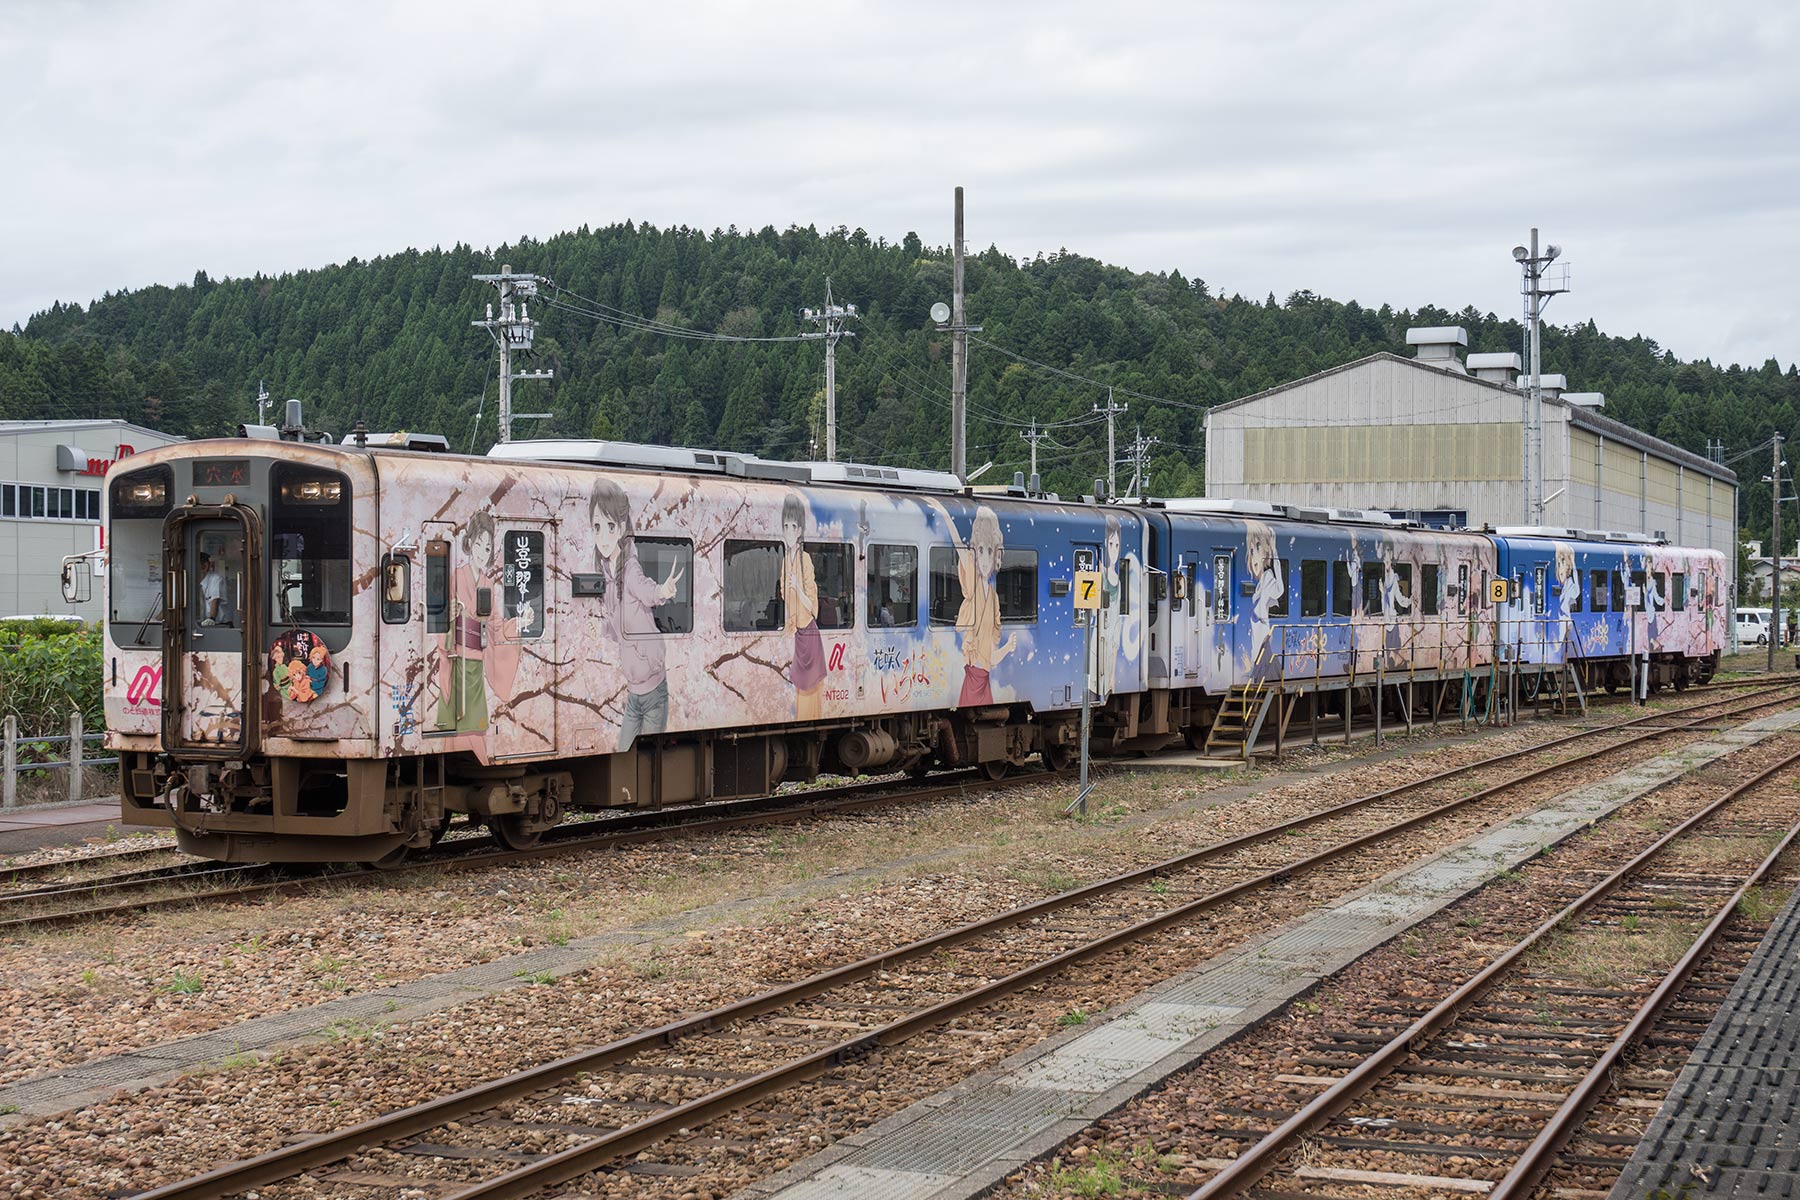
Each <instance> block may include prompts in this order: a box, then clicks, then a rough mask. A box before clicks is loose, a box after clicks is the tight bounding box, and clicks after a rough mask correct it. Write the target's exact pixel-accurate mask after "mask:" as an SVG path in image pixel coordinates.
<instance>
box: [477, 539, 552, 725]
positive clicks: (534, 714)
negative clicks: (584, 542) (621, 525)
mask: <svg viewBox="0 0 1800 1200" xmlns="http://www.w3.org/2000/svg"><path fill="white" fill-rule="evenodd" d="M498 542H499V555H500V567H499V571H498V572H497V574H498V581H499V593H500V594H499V595H498V596H496V597H495V598H494V601H493V609H494V612H493V619H492V620H491V621H490V624H489V628H490V629H491V630H492V631H493V634H492V642H493V644H492V645H491V646H490V647H489V649H488V656H487V671H488V689H489V700H488V703H489V705H490V706H491V708H492V711H493V714H494V729H493V733H492V735H491V736H490V738H489V747H490V749H491V751H492V753H493V756H494V757H495V758H516V757H518V756H520V755H528V754H548V753H550V752H551V751H553V750H555V749H556V708H557V706H556V695H555V684H556V677H557V660H556V607H557V606H556V604H555V603H554V600H555V589H554V588H553V587H552V586H551V585H550V581H551V580H552V579H554V578H555V577H556V572H555V566H556V564H555V561H554V560H555V555H556V526H555V524H554V523H552V522H549V521H509V520H501V521H500V522H499V539H498Z"/></svg>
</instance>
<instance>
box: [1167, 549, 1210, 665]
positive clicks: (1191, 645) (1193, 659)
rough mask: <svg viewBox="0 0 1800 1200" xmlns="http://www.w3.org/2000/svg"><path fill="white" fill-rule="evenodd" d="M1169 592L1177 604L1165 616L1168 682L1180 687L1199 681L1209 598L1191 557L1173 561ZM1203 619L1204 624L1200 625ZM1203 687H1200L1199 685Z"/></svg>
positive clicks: (1192, 556)
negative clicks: (1178, 599) (1169, 667)
mask: <svg viewBox="0 0 1800 1200" xmlns="http://www.w3.org/2000/svg"><path fill="white" fill-rule="evenodd" d="M1170 585H1171V587H1170V590H1171V591H1172V592H1174V594H1176V595H1178V596H1180V597H1181V598H1182V599H1181V603H1180V605H1178V606H1176V607H1175V608H1174V609H1173V610H1172V612H1171V613H1170V616H1169V642H1170V652H1171V655H1172V670H1173V675H1172V682H1173V683H1174V684H1175V686H1177V687H1180V686H1182V685H1183V684H1186V683H1190V682H1195V681H1198V680H1199V679H1200V673H1201V670H1202V665H1203V662H1204V659H1205V655H1204V653H1203V650H1202V647H1201V644H1200V630H1201V627H1202V624H1203V623H1204V624H1210V623H1211V617H1212V610H1211V608H1210V607H1209V606H1210V605H1211V604H1212V598H1211V596H1210V595H1209V594H1208V592H1207V590H1206V588H1205V587H1204V586H1202V584H1201V580H1200V567H1199V564H1198V563H1197V562H1196V561H1195V558H1194V555H1192V554H1191V553H1189V554H1182V555H1179V556H1177V557H1176V558H1175V567H1174V575H1173V577H1172V579H1171V581H1170ZM1202 618H1205V621H1204V622H1203V621H1202ZM1202 686H1204V684H1202Z"/></svg>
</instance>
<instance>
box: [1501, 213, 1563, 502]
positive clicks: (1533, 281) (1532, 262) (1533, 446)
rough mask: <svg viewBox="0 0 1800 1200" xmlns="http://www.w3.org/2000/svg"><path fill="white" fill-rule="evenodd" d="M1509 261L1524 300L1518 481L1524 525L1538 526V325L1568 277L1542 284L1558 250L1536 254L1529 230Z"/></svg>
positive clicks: (1533, 233)
mask: <svg viewBox="0 0 1800 1200" xmlns="http://www.w3.org/2000/svg"><path fill="white" fill-rule="evenodd" d="M1512 254H1513V261H1515V262H1517V263H1518V264H1519V268H1520V270H1521V271H1523V272H1524V278H1523V279H1522V280H1521V282H1520V285H1519V290H1520V291H1521V292H1523V293H1524V296H1525V362H1526V368H1527V370H1528V371H1529V374H1527V375H1526V377H1525V386H1524V388H1523V389H1522V391H1521V403H1522V404H1523V408H1524V411H1523V418H1524V437H1523V438H1522V439H1521V440H1522V443H1523V449H1522V453H1521V458H1522V462H1521V472H1520V473H1521V479H1522V482H1523V483H1524V485H1525V524H1527V525H1541V524H1543V520H1544V396H1543V389H1542V388H1541V386H1540V373H1541V372H1542V370H1543V343H1544V337H1543V329H1542V327H1541V326H1540V324H1539V320H1540V318H1542V316H1543V314H1544V305H1545V304H1547V303H1549V301H1550V298H1551V297H1552V296H1560V295H1561V294H1562V293H1564V292H1566V291H1568V290H1569V280H1568V274H1567V272H1566V270H1565V272H1564V274H1563V277H1562V278H1561V279H1559V280H1557V281H1556V282H1554V283H1546V282H1545V279H1544V268H1546V267H1548V266H1549V265H1550V264H1551V263H1553V262H1555V261H1556V259H1557V258H1559V257H1560V256H1561V255H1562V247H1561V246H1555V245H1552V246H1547V247H1545V249H1544V252H1543V253H1542V254H1540V253H1538V231H1537V228H1536V227H1535V226H1533V227H1532V230H1531V247H1530V249H1527V248H1526V247H1524V246H1514V247H1513V252H1512Z"/></svg>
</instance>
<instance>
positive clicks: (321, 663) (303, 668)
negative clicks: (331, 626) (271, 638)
mask: <svg viewBox="0 0 1800 1200" xmlns="http://www.w3.org/2000/svg"><path fill="white" fill-rule="evenodd" d="M330 683H331V651H330V650H329V649H327V648H326V646H325V642H324V640H323V639H322V638H320V637H319V636H318V635H317V634H315V633H310V632H308V631H307V630H304V629H291V630H289V631H288V632H286V633H284V634H282V635H281V636H280V637H278V638H276V639H275V644H274V645H273V646H271V647H269V686H270V687H272V688H274V689H275V692H276V694H277V695H279V696H280V697H281V698H282V699H283V700H292V701H294V702H296V703H298V704H310V703H312V702H313V701H314V700H317V699H318V698H319V697H320V696H321V695H323V694H324V692H325V689H326V688H327V687H328V686H329V685H330Z"/></svg>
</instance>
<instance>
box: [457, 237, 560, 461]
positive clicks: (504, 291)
mask: <svg viewBox="0 0 1800 1200" xmlns="http://www.w3.org/2000/svg"><path fill="white" fill-rule="evenodd" d="M473 278H474V279H476V280H478V281H480V282H482V283H491V284H493V285H494V286H495V287H496V288H498V289H500V315H499V316H498V317H496V316H495V315H494V306H493V305H491V304H490V305H488V308H487V319H486V320H484V321H470V322H469V324H471V325H474V326H476V327H478V328H481V329H485V330H487V331H488V333H489V335H491V336H492V337H493V339H494V345H495V346H496V347H498V349H499V351H500V418H499V420H500V441H502V442H510V441H512V423H513V421H514V420H538V421H541V420H546V419H548V418H549V417H551V416H553V415H554V414H552V413H516V412H514V411H513V410H512V385H513V384H514V382H516V381H517V380H521V379H549V378H550V377H551V376H553V375H554V374H555V372H554V371H514V370H513V369H512V356H513V351H515V350H518V351H529V350H530V349H531V340H532V338H533V336H534V335H535V333H536V329H537V322H535V321H533V320H532V319H531V315H530V313H528V312H527V311H526V307H525V305H526V301H528V300H530V299H531V298H532V297H533V296H536V295H537V294H538V284H540V283H543V282H545V281H544V278H543V276H541V275H531V274H526V273H524V272H515V271H514V270H513V269H512V267H511V266H510V265H507V266H503V267H501V268H500V273H499V274H498V275H476V276H473Z"/></svg>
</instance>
